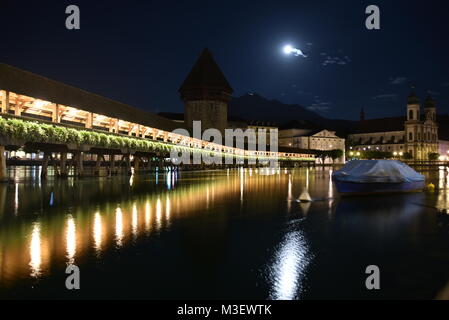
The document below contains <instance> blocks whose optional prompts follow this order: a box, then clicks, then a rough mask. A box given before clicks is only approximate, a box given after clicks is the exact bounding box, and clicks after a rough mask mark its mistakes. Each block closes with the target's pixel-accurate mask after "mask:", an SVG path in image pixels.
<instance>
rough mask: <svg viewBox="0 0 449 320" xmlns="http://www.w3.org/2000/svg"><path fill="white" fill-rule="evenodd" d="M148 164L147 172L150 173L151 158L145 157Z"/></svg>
mask: <svg viewBox="0 0 449 320" xmlns="http://www.w3.org/2000/svg"><path fill="white" fill-rule="evenodd" d="M147 160H148V163H147V170H148V171H150V172H151V157H147Z"/></svg>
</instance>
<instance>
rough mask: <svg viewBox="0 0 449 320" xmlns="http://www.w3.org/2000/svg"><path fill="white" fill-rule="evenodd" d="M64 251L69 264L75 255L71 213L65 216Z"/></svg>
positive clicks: (74, 227)
mask: <svg viewBox="0 0 449 320" xmlns="http://www.w3.org/2000/svg"><path fill="white" fill-rule="evenodd" d="M66 252H67V260H68V262H69V264H73V263H74V262H75V255H76V225H75V219H73V217H72V215H69V216H68V217H67V231H66Z"/></svg>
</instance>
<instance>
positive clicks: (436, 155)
mask: <svg viewBox="0 0 449 320" xmlns="http://www.w3.org/2000/svg"><path fill="white" fill-rule="evenodd" d="M427 156H428V157H429V160H430V161H436V160H438V159H439V158H440V154H439V153H436V152H429V154H428V155H427Z"/></svg>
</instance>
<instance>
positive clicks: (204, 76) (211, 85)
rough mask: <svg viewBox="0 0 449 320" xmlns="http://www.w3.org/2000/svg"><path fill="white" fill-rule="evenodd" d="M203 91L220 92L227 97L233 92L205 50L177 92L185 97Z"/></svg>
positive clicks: (208, 52) (209, 53)
mask: <svg viewBox="0 0 449 320" xmlns="http://www.w3.org/2000/svg"><path fill="white" fill-rule="evenodd" d="M204 89H206V90H207V89H211V90H214V91H221V92H224V93H226V94H229V95H230V94H232V92H233V90H232V88H231V86H230V85H229V82H228V80H226V78H225V76H224V74H223V72H222V71H221V69H220V67H219V66H218V65H217V63H216V62H215V60H214V58H213V57H212V53H211V52H210V51H209V49H207V48H206V49H204V50H203V52H201V55H200V57H199V58H198V60H197V61H196V63H195V65H194V66H193V68H192V70H191V71H190V73H189V74H188V75H187V78H186V79H185V80H184V82H183V84H182V85H181V88H179V92H180V93H181V96H185V95H186V94H188V93H189V91H192V90H193V91H197V90H204Z"/></svg>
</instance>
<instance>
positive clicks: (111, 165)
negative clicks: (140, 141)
mask: <svg viewBox="0 0 449 320" xmlns="http://www.w3.org/2000/svg"><path fill="white" fill-rule="evenodd" d="M115 174H116V172H115V154H110V155H109V175H110V176H111V175H115Z"/></svg>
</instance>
